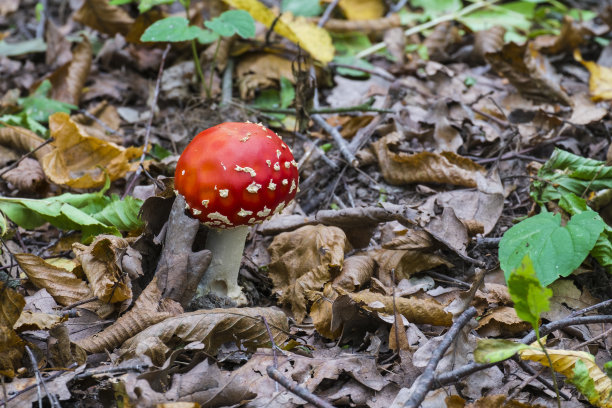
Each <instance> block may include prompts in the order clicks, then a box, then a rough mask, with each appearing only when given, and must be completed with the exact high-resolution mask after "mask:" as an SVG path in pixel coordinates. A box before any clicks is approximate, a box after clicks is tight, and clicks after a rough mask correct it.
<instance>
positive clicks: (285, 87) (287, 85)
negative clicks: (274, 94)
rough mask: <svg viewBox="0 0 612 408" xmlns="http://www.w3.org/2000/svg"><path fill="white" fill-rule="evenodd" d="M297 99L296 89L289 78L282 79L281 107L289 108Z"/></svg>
mask: <svg viewBox="0 0 612 408" xmlns="http://www.w3.org/2000/svg"><path fill="white" fill-rule="evenodd" d="M294 99H295V88H294V87H293V84H292V83H291V81H290V80H289V79H288V78H285V77H284V76H281V78H280V107H281V108H288V107H289V106H291V104H292V103H293V100H294Z"/></svg>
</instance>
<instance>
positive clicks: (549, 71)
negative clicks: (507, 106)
mask: <svg viewBox="0 0 612 408" xmlns="http://www.w3.org/2000/svg"><path fill="white" fill-rule="evenodd" d="M485 58H486V60H487V61H488V62H489V64H491V67H492V68H493V69H494V70H496V71H497V72H499V73H500V74H501V75H503V76H504V77H506V78H507V79H508V80H509V81H510V83H511V84H512V85H514V87H515V88H516V89H517V90H518V91H519V92H520V93H521V94H522V95H523V96H525V97H526V98H529V99H533V100H536V101H540V102H545V103H550V102H551V101H554V102H560V103H562V104H564V105H570V104H571V101H570V99H569V96H568V95H567V93H566V92H565V91H564V90H563V88H561V85H560V81H559V79H558V78H557V74H556V73H555V71H554V68H553V66H552V65H551V63H550V62H549V61H548V59H547V58H546V57H544V56H543V55H541V54H540V53H539V52H538V51H537V50H536V49H535V47H534V46H533V44H532V43H528V44H525V45H517V44H515V43H513V42H510V43H507V44H506V45H504V47H503V48H502V50H501V51H500V52H494V53H489V54H486V56H485Z"/></svg>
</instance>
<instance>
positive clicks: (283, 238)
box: [268, 225, 349, 322]
mask: <svg viewBox="0 0 612 408" xmlns="http://www.w3.org/2000/svg"><path fill="white" fill-rule="evenodd" d="M348 247H349V244H348V241H347V239H346V235H344V232H342V230H341V229H340V228H337V227H325V226H322V225H314V226H310V225H309V226H305V227H302V228H299V229H297V230H296V231H292V232H284V233H282V234H279V235H277V236H276V237H275V238H274V240H273V241H272V244H270V247H269V248H268V252H269V253H270V265H269V274H270V278H271V279H272V283H273V284H274V292H275V293H277V294H278V296H279V302H280V303H282V304H290V305H291V310H292V311H293V313H294V314H295V317H296V319H297V320H298V321H299V322H301V321H302V320H303V319H304V317H305V316H306V307H307V305H306V292H308V291H319V290H321V289H322V288H323V285H325V283H327V282H329V281H330V280H332V279H334V278H335V277H336V276H337V275H338V274H339V273H340V271H341V269H342V263H343V260H344V253H345V251H346V250H348Z"/></svg>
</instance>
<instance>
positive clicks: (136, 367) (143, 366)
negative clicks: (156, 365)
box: [74, 364, 149, 380]
mask: <svg viewBox="0 0 612 408" xmlns="http://www.w3.org/2000/svg"><path fill="white" fill-rule="evenodd" d="M148 368H149V365H148V364H136V365H134V366H127V367H110V368H105V369H104V370H87V371H84V372H82V373H81V374H77V375H75V376H74V379H75V380H82V379H83V378H87V377H93V376H94V375H100V374H112V373H124V372H128V371H136V372H139V373H141V372H143V371H145V370H146V369H148Z"/></svg>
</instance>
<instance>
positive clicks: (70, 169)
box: [41, 112, 142, 188]
mask: <svg viewBox="0 0 612 408" xmlns="http://www.w3.org/2000/svg"><path fill="white" fill-rule="evenodd" d="M49 129H50V131H51V137H53V138H54V139H55V142H53V145H54V147H55V149H53V150H52V151H51V152H50V153H49V154H47V155H46V156H44V157H43V159H42V163H41V164H42V166H43V170H44V171H45V174H46V175H47V177H49V179H50V180H51V181H52V182H54V183H55V184H64V185H67V186H70V187H74V188H95V187H101V186H102V185H104V181H105V177H106V176H105V173H106V174H108V176H109V177H110V179H111V180H116V179H118V178H120V177H123V176H125V174H126V173H127V172H128V171H131V170H133V167H135V165H132V164H131V163H130V160H131V159H134V158H136V157H139V156H140V155H141V153H142V148H141V147H129V148H127V149H126V148H123V147H120V146H117V145H116V144H114V143H110V142H106V141H104V140H100V139H96V138H94V137H91V136H88V135H85V134H83V133H81V131H80V130H79V128H78V127H77V125H76V124H75V123H74V122H73V121H72V119H70V117H69V116H68V115H67V114H66V113H61V112H58V113H55V114H53V115H51V116H50V117H49Z"/></svg>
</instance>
